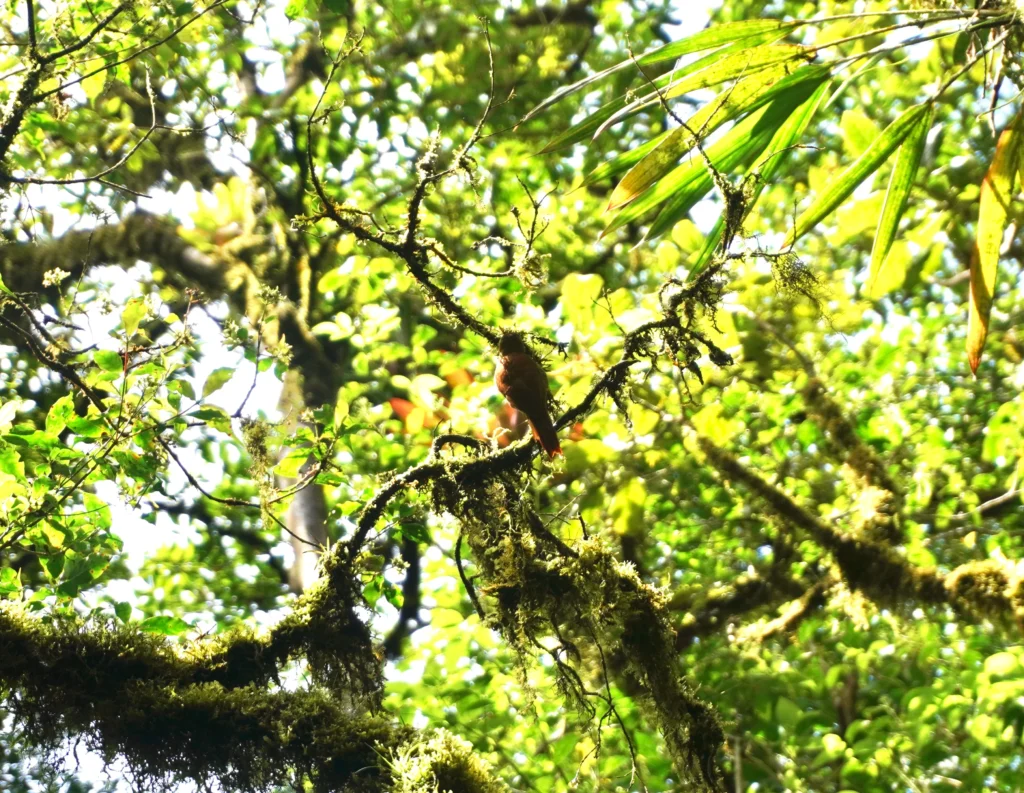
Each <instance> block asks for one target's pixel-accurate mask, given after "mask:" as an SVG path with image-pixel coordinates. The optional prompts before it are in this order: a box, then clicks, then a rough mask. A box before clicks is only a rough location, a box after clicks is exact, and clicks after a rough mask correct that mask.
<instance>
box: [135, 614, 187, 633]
mask: <svg viewBox="0 0 1024 793" xmlns="http://www.w3.org/2000/svg"><path fill="white" fill-rule="evenodd" d="M139 628H140V629H141V630H143V631H144V632H145V633H158V634H160V635H161V636H180V635H181V634H183V633H185V632H186V631H189V630H191V629H192V626H191V625H189V624H188V623H187V622H185V620H183V619H180V618H179V617H164V616H160V617H147V618H146V619H144V620H143V621H142V622H141V623H139Z"/></svg>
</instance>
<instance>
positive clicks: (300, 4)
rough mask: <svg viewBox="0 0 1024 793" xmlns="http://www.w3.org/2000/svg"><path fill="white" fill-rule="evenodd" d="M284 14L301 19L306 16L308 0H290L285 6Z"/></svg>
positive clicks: (289, 17) (290, 17)
mask: <svg viewBox="0 0 1024 793" xmlns="http://www.w3.org/2000/svg"><path fill="white" fill-rule="evenodd" d="M284 15H285V16H286V17H288V19H301V18H303V17H305V16H306V0H288V4H287V5H286V6H285V7H284Z"/></svg>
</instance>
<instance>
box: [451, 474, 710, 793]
mask: <svg viewBox="0 0 1024 793" xmlns="http://www.w3.org/2000/svg"><path fill="white" fill-rule="evenodd" d="M509 478H510V477H509V476H508V475H506V476H505V477H502V478H501V479H498V480H497V481H491V482H489V483H486V484H482V485H478V486H469V485H468V483H467V482H465V481H464V480H463V481H461V482H459V483H458V484H459V485H461V489H458V490H456V489H455V487H453V486H452V484H453V483H451V482H443V483H435V486H434V490H433V494H432V495H433V500H434V505H435V508H442V507H443V508H444V509H446V510H447V511H449V512H451V513H453V514H455V515H457V516H458V517H459V518H460V520H461V522H462V527H463V532H464V536H465V538H466V539H467V540H468V542H469V545H470V547H471V549H472V550H473V554H474V559H475V560H476V563H477V566H478V567H479V568H480V571H481V575H480V576H479V579H478V580H479V582H480V584H481V590H480V591H481V593H482V594H484V595H488V596H489V597H490V603H491V606H492V609H491V612H490V614H489V615H488V619H489V621H490V624H491V626H492V627H493V628H494V629H496V630H498V631H499V632H500V633H501V634H502V636H503V637H504V639H505V640H506V641H507V642H508V644H509V646H510V648H511V649H512V650H513V651H514V652H515V653H516V654H517V656H518V658H519V659H520V663H521V664H522V665H523V668H522V669H521V673H522V677H523V678H524V679H525V677H526V674H525V671H526V670H525V667H526V665H527V664H528V663H529V661H530V659H531V658H532V657H533V656H534V655H535V654H536V653H537V652H544V653H547V654H549V655H550V657H551V660H552V661H553V662H554V667H553V668H554V673H555V680H556V683H557V685H558V687H559V690H560V691H561V692H562V694H563V696H564V697H565V699H566V701H567V704H568V705H570V706H571V707H573V708H575V709H576V710H577V712H578V713H579V714H580V717H581V719H582V720H583V721H588V720H591V719H593V718H594V716H595V707H594V705H593V703H592V702H591V699H592V698H593V697H594V694H593V693H592V689H593V688H596V689H597V690H605V689H607V687H608V686H609V684H610V679H609V678H610V676H611V675H614V674H616V673H617V672H623V673H625V675H626V677H627V683H635V684H638V685H632V686H630V685H628V684H627V685H626V686H624V687H625V688H632V689H635V690H636V691H637V699H638V701H639V702H640V703H641V705H642V706H643V707H644V709H645V710H646V712H647V713H648V715H649V716H650V717H651V718H652V721H653V722H654V723H655V724H656V725H657V727H658V729H659V730H660V731H661V733H662V735H663V736H664V737H665V741H666V745H667V748H668V751H669V753H670V755H671V758H672V761H673V764H674V765H675V767H676V769H677V771H678V772H679V774H680V775H681V776H682V777H683V778H684V779H686V780H687V781H689V782H691V783H692V784H693V785H694V786H695V788H696V789H702V790H707V789H712V790H713V789H717V788H718V774H717V769H716V761H717V755H718V752H719V750H720V748H721V744H722V739H723V732H722V728H721V726H720V725H719V723H718V719H717V716H716V715H715V712H714V710H713V709H712V708H711V707H710V706H709V705H707V704H706V703H704V702H701V701H700V700H699V699H698V698H697V697H696V696H695V695H694V694H693V692H692V691H691V690H690V688H689V687H688V686H687V685H686V683H685V682H684V681H683V680H682V679H681V678H680V677H679V675H678V673H677V664H678V656H677V653H676V650H675V642H674V635H673V632H672V630H671V628H670V625H669V622H668V619H667V612H666V609H665V604H664V603H663V601H662V598H661V596H660V595H659V593H658V592H657V591H656V590H654V589H652V588H650V587H648V586H646V585H644V584H643V583H642V582H641V581H640V579H639V578H638V577H637V575H636V573H635V571H634V570H633V569H632V567H630V566H629V565H626V564H623V563H621V562H619V561H618V560H617V559H616V558H615V557H614V556H613V555H612V554H611V553H609V552H608V551H607V550H606V549H605V548H604V547H603V546H602V545H601V544H600V543H599V542H597V541H595V540H587V541H583V542H580V543H578V544H576V545H575V546H574V547H573V548H569V547H567V546H566V545H565V544H564V543H562V542H561V541H560V540H559V539H558V538H557V537H556V536H554V535H553V534H551V532H549V531H548V530H547V528H546V527H545V526H544V525H543V523H542V522H541V521H540V519H539V518H538V516H537V515H535V514H534V513H533V512H532V511H531V510H530V508H529V507H528V506H526V505H525V504H524V503H523V502H522V501H521V499H519V498H518V495H517V494H518V489H517V488H516V487H515V486H514V484H513V483H512V482H510V481H508V479H509ZM551 639H554V640H555V641H556V643H557V644H556V645H555V646H554V647H553V648H552V647H551ZM587 680H591V681H597V683H598V685H596V686H589V685H588V684H587V682H586V681H587Z"/></svg>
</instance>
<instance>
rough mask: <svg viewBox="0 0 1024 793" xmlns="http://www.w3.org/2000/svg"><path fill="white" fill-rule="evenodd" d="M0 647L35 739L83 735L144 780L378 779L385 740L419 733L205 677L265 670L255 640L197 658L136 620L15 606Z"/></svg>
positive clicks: (256, 784) (17, 711)
mask: <svg viewBox="0 0 1024 793" xmlns="http://www.w3.org/2000/svg"><path fill="white" fill-rule="evenodd" d="M0 646H2V647H3V648H4V652H3V653H0V686H2V687H3V688H4V689H5V690H6V691H7V692H9V694H8V696H7V698H6V702H5V707H6V708H7V709H8V710H9V711H10V712H11V713H12V714H13V716H14V718H15V720H16V721H17V723H18V724H19V725H20V727H21V729H22V731H23V733H24V736H25V738H26V740H27V741H28V742H30V743H31V744H33V745H35V746H38V747H40V748H41V749H43V750H44V751H57V750H58V749H59V748H60V747H61V746H62V744H63V742H64V741H65V740H67V739H70V738H80V739H81V740H82V741H83V742H84V744H85V745H86V746H88V747H89V748H90V749H93V750H95V751H97V752H98V753H100V754H101V755H102V756H103V757H105V758H107V759H113V758H114V757H122V758H124V760H125V761H126V762H127V763H128V765H129V767H130V769H131V771H132V773H133V774H134V775H135V776H136V777H137V778H138V780H139V781H140V782H141V783H144V784H142V785H141V786H142V787H146V786H147V784H145V783H148V785H151V786H154V787H159V786H161V785H164V784H167V783H169V782H171V781H181V780H185V779H188V780H192V781H194V782H196V783H197V784H200V785H205V784H209V783H211V782H212V781H213V780H217V781H218V783H219V784H220V785H221V786H222V787H224V788H226V789H234V790H239V791H262V790H267V789H269V788H271V787H274V786H277V785H285V784H291V783H294V782H296V780H302V779H308V780H310V781H311V783H312V785H313V789H314V790H316V791H337V790H356V789H359V790H362V789H368V787H369V788H370V789H372V788H376V789H379V788H380V787H382V783H381V781H380V772H379V771H378V766H379V753H378V751H379V750H378V749H377V748H375V747H379V746H384V747H389V746H397V745H400V744H402V743H405V742H407V741H408V740H409V738H410V736H411V735H412V731H411V730H405V729H403V728H395V727H394V726H393V725H392V724H390V722H388V721H385V720H383V719H379V718H374V717H368V716H365V715H362V712H361V711H359V710H355V709H353V708H351V707H347V706H346V705H345V704H342V703H339V702H338V700H337V698H333V697H330V696H328V695H326V694H324V693H322V692H318V691H298V692H286V691H270V690H268V689H267V688H266V687H265V686H263V685H260V684H253V685H247V686H242V687H235V688H228V687H227V686H226V685H225V683H224V682H221V681H219V680H218V681H212V680H211V681H209V682H198V681H199V680H200V679H201V678H203V677H214V678H216V677H220V678H226V679H228V680H230V679H232V678H233V679H235V680H240V679H242V678H243V677H245V675H243V674H241V673H240V670H242V669H245V668H247V665H248V664H251V663H256V667H257V669H262V666H261V664H260V663H259V661H258V656H259V650H260V648H261V647H262V645H261V644H260V643H259V642H258V641H255V640H252V639H244V638H243V640H241V641H239V642H238V643H236V644H230V643H226V644H223V645H220V644H217V643H214V644H212V645H210V646H203V645H197V647H198V648H199V652H198V654H197V655H196V659H195V660H191V659H188V658H186V657H185V655H184V654H183V653H179V652H178V651H177V650H176V649H175V647H174V646H172V645H170V644H169V643H167V642H166V641H165V640H163V639H162V638H160V637H156V636H151V635H148V634H143V633H139V632H138V631H135V630H132V629H130V628H126V627H123V626H117V625H113V624H102V625H88V624H87V625H76V624H72V623H70V622H67V623H64V622H58V623H44V622H42V621H40V620H36V619H32V618H30V617H28V616H26V615H24V614H23V613H21V612H20V611H19V610H17V609H16V608H15V607H10V606H5V607H2V608H0ZM254 653H255V655H254ZM234 656H238V657H239V658H240V659H241V660H239V658H235V657H234ZM254 658H256V659H257V660H256V661H254V660H253V659H254ZM256 676H259V675H256Z"/></svg>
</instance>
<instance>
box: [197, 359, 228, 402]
mask: <svg viewBox="0 0 1024 793" xmlns="http://www.w3.org/2000/svg"><path fill="white" fill-rule="evenodd" d="M234 375H235V369H234V367H231V366H222V367H221V368H220V369H214V370H213V371H212V372H210V376H209V377H207V378H206V382H205V383H203V399H205V398H206V397H208V396H209V395H210V394H212V393H213V392H214V391H217V390H218V389H221V388H223V387H224V386H225V385H227V383H228V381H229V380H230V379H231V378H232V377H234Z"/></svg>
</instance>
